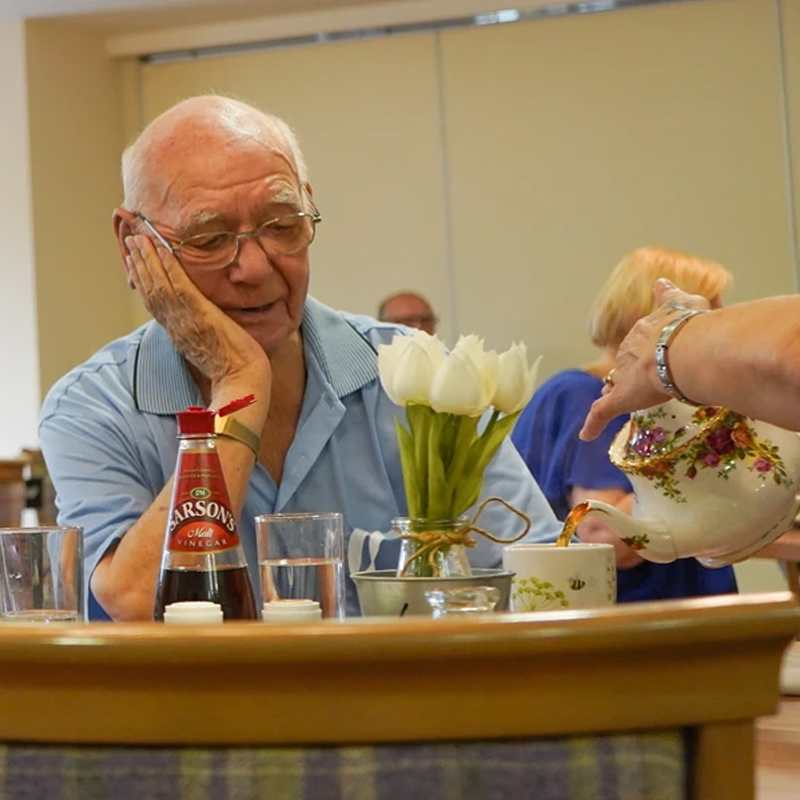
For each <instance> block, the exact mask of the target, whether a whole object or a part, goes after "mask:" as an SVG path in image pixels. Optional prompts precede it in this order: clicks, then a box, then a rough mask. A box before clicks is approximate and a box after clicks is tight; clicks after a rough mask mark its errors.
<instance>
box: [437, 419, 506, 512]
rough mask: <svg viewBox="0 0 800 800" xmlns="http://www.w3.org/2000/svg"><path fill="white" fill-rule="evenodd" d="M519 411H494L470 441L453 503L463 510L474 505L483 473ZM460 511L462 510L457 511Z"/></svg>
mask: <svg viewBox="0 0 800 800" xmlns="http://www.w3.org/2000/svg"><path fill="white" fill-rule="evenodd" d="M518 416H519V412H516V413H515V414H507V415H506V416H504V417H500V415H499V413H498V412H497V411H495V412H494V413H493V414H492V416H491V418H490V420H489V423H488V424H487V426H486V428H485V429H484V431H483V433H482V434H481V435H480V436H479V437H478V438H477V439H476V440H475V441H474V442H473V443H472V446H471V447H470V449H469V455H468V456H467V459H466V462H465V464H464V469H463V471H462V474H461V481H460V482H459V484H458V486H457V487H456V492H455V497H454V499H453V505H454V506H455V507H462V508H463V510H466V509H468V508H470V507H471V506H473V505H475V503H476V502H477V501H478V498H479V497H480V493H481V488H482V486H483V475H484V473H485V472H486V468H487V467H488V466H489V462H490V461H491V460H492V458H493V457H494V454H495V453H496V452H497V449H498V448H499V447H500V445H501V444H502V443H503V441H504V440H505V438H506V436H508V434H509V432H510V431H511V428H512V427H513V425H514V422H515V421H516V419H517V417H518ZM458 513H462V512H458Z"/></svg>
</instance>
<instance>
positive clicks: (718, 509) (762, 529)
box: [587, 400, 800, 567]
mask: <svg viewBox="0 0 800 800" xmlns="http://www.w3.org/2000/svg"><path fill="white" fill-rule="evenodd" d="M609 456H610V458H611V461H612V463H613V464H615V465H616V466H617V467H619V468H620V469H621V470H622V471H623V472H625V473H626V474H627V475H628V477H629V478H630V480H631V483H632V484H633V488H634V492H635V495H636V498H635V501H634V506H633V516H629V515H627V514H625V513H623V512H621V511H619V510H618V509H616V508H614V507H613V506H610V505H608V504H607V503H602V502H600V501H597V500H590V501H589V502H588V511H587V513H588V514H590V515H600V514H602V515H608V517H610V519H606V520H605V521H606V522H607V523H608V525H609V526H610V527H611V528H613V529H614V530H615V531H616V532H617V533H618V534H619V535H620V537H621V538H622V539H623V541H624V542H625V543H626V544H627V545H628V546H629V547H631V548H633V549H634V550H636V551H638V553H639V555H641V556H642V558H645V559H647V560H648V561H655V562H660V563H666V562H669V561H674V560H675V559H676V558H686V557H690V556H691V557H695V558H697V560H698V561H700V563H701V564H704V565H705V566H708V567H721V566H724V565H726V564H731V563H733V562H735V561H741V560H742V559H744V558H747V557H748V556H750V555H752V554H753V553H755V552H757V551H758V550H760V549H761V548H762V547H765V546H766V545H768V544H769V543H770V542H772V541H773V540H775V539H776V538H777V537H778V536H780V535H781V534H782V533H783V532H784V531H786V530H787V529H788V528H790V527H791V525H792V522H793V520H794V518H795V516H796V515H797V513H798V509H799V508H800V500H799V499H798V497H797V494H796V492H797V489H798V485H800V436H798V435H797V434H796V433H793V432H791V431H787V430H784V429H782V428H778V427H776V426H774V425H769V424H767V423H765V422H757V421H756V420H753V419H750V418H748V417H744V416H742V415H741V414H737V413H735V412H733V411H730V410H728V409H726V408H720V407H712V406H700V407H694V406H690V405H687V404H685V403H680V402H678V401H677V400H670V401H669V402H667V403H664V404H663V405H659V406H654V407H652V408H648V409H645V410H644V411H637V412H635V413H633V414H632V415H631V418H630V420H629V421H628V422H627V423H626V424H625V426H624V427H623V428H622V430H620V432H619V433H618V434H617V436H616V438H615V439H614V441H613V443H612V445H611V448H610V449H609Z"/></svg>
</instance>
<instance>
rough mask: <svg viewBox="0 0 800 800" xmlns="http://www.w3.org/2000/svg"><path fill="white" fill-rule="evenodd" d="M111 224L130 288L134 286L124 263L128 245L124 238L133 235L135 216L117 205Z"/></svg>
mask: <svg viewBox="0 0 800 800" xmlns="http://www.w3.org/2000/svg"><path fill="white" fill-rule="evenodd" d="M111 224H112V225H113V226H114V236H116V238H117V247H119V252H120V255H121V256H122V263H123V265H124V266H125V274H126V275H127V276H128V286H129V287H130V288H131V289H135V288H136V287H135V286H134V285H133V281H132V280H131V278H130V275H128V267H127V264H125V259H126V258H127V257H128V255H129V251H128V245H126V244H125V239H126V238H127V237H128V236H133V234H134V233H135V230H134V227H135V225H136V217H135V216H134V214H132V213H131V212H130V211H128V209H126V208H121V207H119V206H118V207H117V208H115V209H114V213H113V214H112V215H111Z"/></svg>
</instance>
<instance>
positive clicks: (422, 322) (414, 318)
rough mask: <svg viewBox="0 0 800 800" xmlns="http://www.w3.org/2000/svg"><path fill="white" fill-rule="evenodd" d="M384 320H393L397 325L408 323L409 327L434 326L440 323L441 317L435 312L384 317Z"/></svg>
mask: <svg viewBox="0 0 800 800" xmlns="http://www.w3.org/2000/svg"><path fill="white" fill-rule="evenodd" d="M383 320H384V322H392V323H394V324H396V325H407V326H408V327H409V328H423V327H434V326H436V325H437V324H438V322H439V318H438V317H437V316H436V315H435V314H408V315H406V316H402V317H392V318H391V319H388V318H387V317H384V318H383Z"/></svg>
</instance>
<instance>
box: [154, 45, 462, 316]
mask: <svg viewBox="0 0 800 800" xmlns="http://www.w3.org/2000/svg"><path fill="white" fill-rule="evenodd" d="M435 46H436V38H435V36H434V35H433V34H422V35H419V36H402V37H395V38H386V39H373V40H367V41H358V42H342V43H338V44H332V45H328V46H324V47H302V48H293V49H286V50H273V51H266V52H259V53H251V54H248V55H242V56H236V57H223V58H213V59H203V60H200V61H181V62H176V63H172V64H162V65H149V66H144V67H143V68H142V80H141V93H142V108H143V113H144V118H145V120H146V121H149V120H151V119H152V118H153V117H155V116H156V115H157V114H159V113H160V112H161V111H163V110H164V109H166V108H168V107H169V106H170V105H172V104H173V103H174V102H176V101H177V100H180V99H182V98H184V97H187V96H190V95H194V94H202V93H206V92H211V91H213V92H220V93H223V94H232V95H235V96H237V97H239V98H241V99H245V100H248V101H250V102H253V103H255V104H256V105H259V106H261V107H262V108H266V109H269V110H271V111H273V112H274V113H277V114H279V115H281V116H282V117H284V118H285V119H286V120H287V122H289V124H290V125H292V127H293V128H294V129H295V130H296V131H297V133H298V135H299V138H300V142H301V145H302V147H303V150H304V152H305V154H306V158H307V161H308V163H309V167H310V173H311V183H312V185H313V188H314V198H315V201H316V203H317V205H318V206H319V209H320V211H321V213H322V216H323V222H322V224H321V225H320V227H319V231H318V234H317V240H316V241H315V242H314V245H313V252H312V264H313V268H312V281H311V292H312V293H313V294H314V295H315V296H317V297H319V298H320V299H323V300H324V301H325V302H327V303H330V304H331V305H333V306H336V307H339V308H345V309H349V310H351V311H356V312H363V313H367V314H375V313H376V312H377V305H378V300H379V298H381V297H382V296H383V295H384V294H386V293H388V292H389V291H390V290H392V289H395V288H400V287H416V288H418V289H420V290H422V291H423V292H425V293H427V294H429V295H430V296H431V298H432V300H433V301H434V303H435V304H436V306H437V307H438V308H439V309H441V312H442V316H444V317H445V318H447V316H448V314H447V310H448V300H449V298H448V293H447V284H448V280H447V256H446V252H445V248H446V239H445V237H446V233H447V225H446V219H445V216H444V205H443V195H442V173H441V161H440V155H441V141H440V127H439V115H438V97H437V83H436V62H435V59H436V50H435ZM445 324H447V320H446V319H445Z"/></svg>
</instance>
